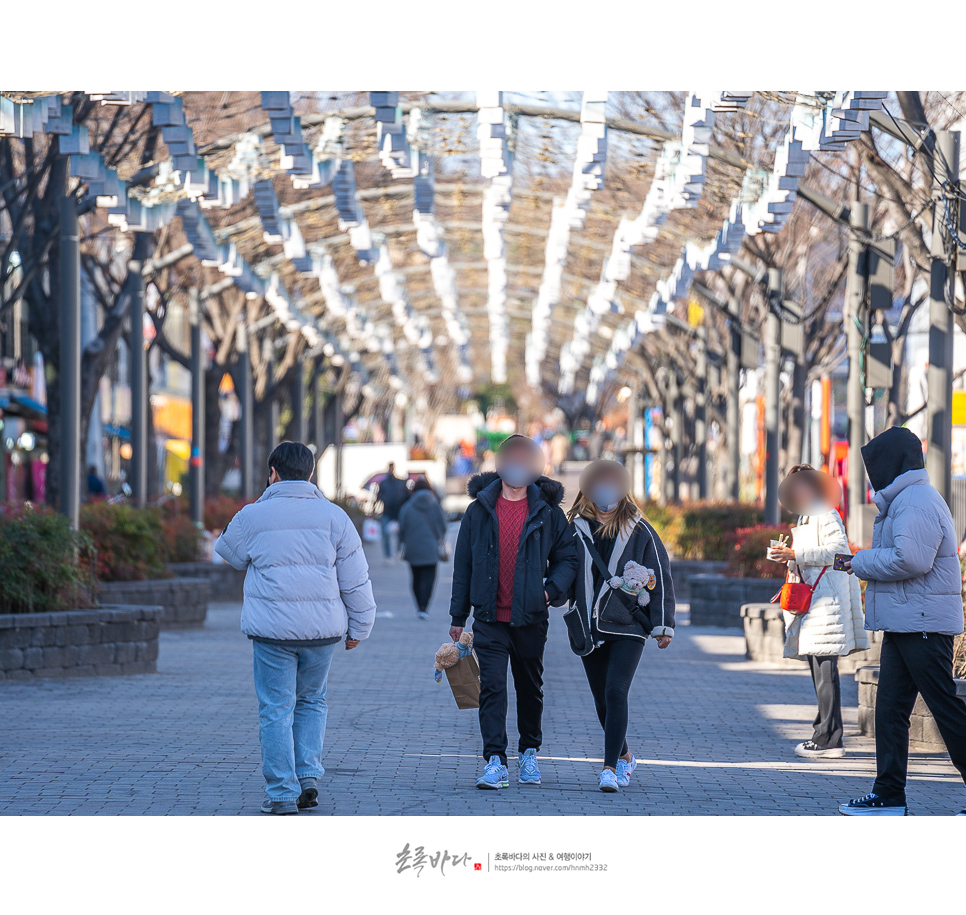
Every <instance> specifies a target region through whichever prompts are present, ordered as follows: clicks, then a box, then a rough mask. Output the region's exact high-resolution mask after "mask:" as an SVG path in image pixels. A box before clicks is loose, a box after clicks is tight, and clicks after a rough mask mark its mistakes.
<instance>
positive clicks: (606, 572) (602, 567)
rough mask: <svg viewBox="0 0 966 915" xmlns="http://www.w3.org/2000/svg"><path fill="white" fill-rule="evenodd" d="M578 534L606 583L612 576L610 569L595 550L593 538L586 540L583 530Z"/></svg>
mask: <svg viewBox="0 0 966 915" xmlns="http://www.w3.org/2000/svg"><path fill="white" fill-rule="evenodd" d="M577 534H578V536H579V537H580V539H581V540H583V541H584V546H585V547H587V552H588V553H589V554H590V558H591V559H592V560H593V562H594V565H595V566H597V571H598V572H600V574H601V575H603V576H604V583H605V584H606V583H607V582H608V581H610V580H611V579H612V578H613V577H614V576H613V575H612V574H611V571H610V569H608V568H607V563H605V562H604V560H603V558H602V557H601V555H600V553H598V552H597V547H595V546H594V541H593V540H588V539H587V537H586V536H585V535H584V534H583V532H581V531H578V532H577Z"/></svg>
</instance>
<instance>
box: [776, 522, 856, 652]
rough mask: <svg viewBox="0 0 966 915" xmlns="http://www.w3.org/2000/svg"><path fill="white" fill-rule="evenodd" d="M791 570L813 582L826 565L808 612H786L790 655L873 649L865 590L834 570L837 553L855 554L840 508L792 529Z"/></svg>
mask: <svg viewBox="0 0 966 915" xmlns="http://www.w3.org/2000/svg"><path fill="white" fill-rule="evenodd" d="M792 547H793V549H794V550H795V560H794V562H791V563H789V566H790V569H791V571H793V572H794V571H796V570H797V571H798V574H799V575H800V576H801V578H802V581H803V582H805V583H806V584H808V585H811V584H814V583H815V580H816V579H817V578H818V575H819V573H820V572H821V571H822V568H823V567H824V566H828V567H829V568H828V571H827V572H826V573H825V574H824V575H823V576H822V580H821V581H820V582H819V583H818V587H816V589H815V593H814V594H813V595H812V603H811V607H810V609H809V611H808V613H806V614H805V615H804V616H799V615H797V614H794V613H786V614H785V630H786V635H785V657H786V658H802V657H804V656H805V655H819V656H829V655H837V656H839V657H844V656H845V655H850V654H852V653H853V652H855V651H864V650H865V649H867V648H868V647H869V637H868V635H867V634H866V631H865V621H864V618H863V616H862V592H861V590H860V586H859V582H858V580H857V579H856V577H855V576H854V575H849V574H848V573H847V572H836V571H835V570H834V569H832V563H833V561H834V560H835V555H836V553H850V552H851V550H850V549H849V538H848V536H847V535H846V533H845V525H844V524H843V523H842V519H841V517H840V516H839V513H838V512H837V511H834V510H833V511H828V512H825V513H824V514H821V515H814V516H812V517H808V518H802V519H800V521H799V524H798V527H796V528H795V529H794V531H793V538H792Z"/></svg>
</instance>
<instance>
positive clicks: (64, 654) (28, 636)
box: [0, 607, 162, 682]
mask: <svg viewBox="0 0 966 915" xmlns="http://www.w3.org/2000/svg"><path fill="white" fill-rule="evenodd" d="M161 613H162V610H161V608H160V607H99V608H98V609H96V610H63V611H59V612H54V613H16V614H10V615H5V616H0V681H5V682H11V681H14V680H33V679H35V678H37V677H101V676H116V675H118V674H148V673H155V671H156V670H157V660H158V631H159V629H160V623H159V621H160V618H161Z"/></svg>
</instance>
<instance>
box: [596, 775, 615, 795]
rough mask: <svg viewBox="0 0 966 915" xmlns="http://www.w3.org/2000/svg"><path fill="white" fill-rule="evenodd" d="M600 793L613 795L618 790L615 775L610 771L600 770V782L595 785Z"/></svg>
mask: <svg viewBox="0 0 966 915" xmlns="http://www.w3.org/2000/svg"><path fill="white" fill-rule="evenodd" d="M597 787H598V788H600V790H601V791H606V792H608V793H611V794H612V793H613V792H615V791H617V790H619V787H620V786H619V785H618V784H617V773H615V772H611V771H610V769H602V770H601V773H600V782H599V783H598V785H597Z"/></svg>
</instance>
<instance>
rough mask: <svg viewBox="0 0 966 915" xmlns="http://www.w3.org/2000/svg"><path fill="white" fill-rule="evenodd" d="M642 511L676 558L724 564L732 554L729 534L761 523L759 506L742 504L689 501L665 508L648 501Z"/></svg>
mask: <svg viewBox="0 0 966 915" xmlns="http://www.w3.org/2000/svg"><path fill="white" fill-rule="evenodd" d="M643 511H644V516H645V517H646V518H647V520H648V521H649V522H650V524H652V525H653V527H654V529H655V530H656V531H657V532H658V534H659V535H660V537H661V539H662V540H663V541H664V545H665V546H666V547H667V548H668V551H669V552H670V553H671V555H672V556H673V557H674V558H675V559H705V560H714V561H717V562H725V561H727V560H728V559H729V558H730V557H731V552H732V549H731V545H730V543H729V541H728V535H729V534H732V533H734V531H736V530H737V529H739V528H746V527H754V526H755V525H758V524H761V522H762V510H761V509H760V508H759V507H758V506H757V505H747V504H744V503H740V502H686V503H684V504H683V505H668V506H665V507H663V508H662V507H661V506H660V505H658V504H657V503H656V502H648V503H645V505H644V506H643Z"/></svg>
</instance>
